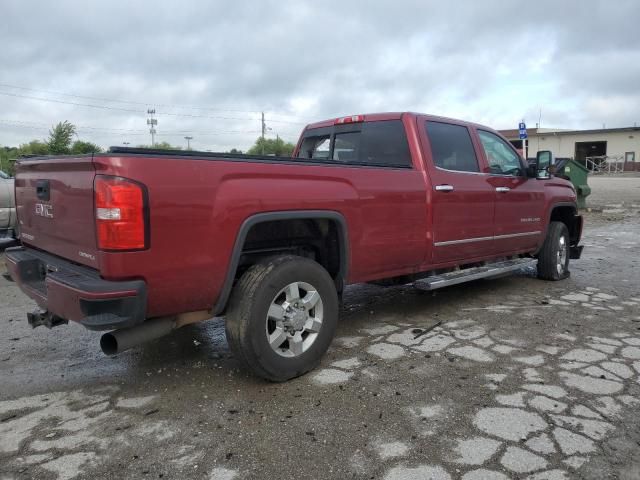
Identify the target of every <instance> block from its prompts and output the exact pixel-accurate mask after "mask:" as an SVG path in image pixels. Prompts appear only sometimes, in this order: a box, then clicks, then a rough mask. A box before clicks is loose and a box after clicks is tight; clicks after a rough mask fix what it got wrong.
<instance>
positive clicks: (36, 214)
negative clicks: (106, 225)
mask: <svg viewBox="0 0 640 480" xmlns="http://www.w3.org/2000/svg"><path fill="white" fill-rule="evenodd" d="M94 177H95V170H94V167H93V162H92V157H91V156H82V157H76V158H42V159H35V160H23V161H21V162H20V163H19V166H18V173H17V175H16V204H17V211H18V221H19V223H20V236H21V240H22V242H23V243H24V244H25V245H28V246H32V247H35V248H38V249H41V250H45V251H47V252H49V253H52V254H54V255H58V256H60V257H64V258H66V259H69V260H71V261H73V262H76V263H80V264H83V265H87V266H89V267H93V268H96V269H97V268H98V266H99V265H98V261H99V258H98V254H97V248H96V235H95V221H94V218H95V215H94V199H93V180H94ZM38 189H40V191H38ZM47 190H48V191H47Z"/></svg>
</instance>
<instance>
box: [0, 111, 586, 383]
mask: <svg viewBox="0 0 640 480" xmlns="http://www.w3.org/2000/svg"><path fill="white" fill-rule="evenodd" d="M549 155H550V152H539V154H538V159H537V161H536V162H535V164H532V165H528V164H526V163H525V162H524V161H523V159H522V158H521V157H520V155H519V154H518V153H517V152H516V150H515V149H514V148H513V147H512V145H511V144H510V143H509V142H508V141H506V140H505V139H504V138H503V137H501V136H500V135H499V134H498V133H497V132H496V131H494V130H492V129H490V128H487V127H483V126H480V125H476V124H473V123H468V122H463V121H458V120H452V119H448V118H442V117H435V116H429V115H421V114H416V113H383V114H372V115H356V116H349V117H344V118H338V119H333V120H327V121H323V122H319V123H315V124H312V125H309V126H307V127H306V128H305V129H304V131H303V132H302V135H301V138H300V140H299V142H298V145H297V147H296V150H295V152H294V154H293V156H292V157H291V158H288V157H287V158H282V157H269V156H249V155H233V154H226V153H205V152H192V151H182V152H176V151H154V150H146V149H135V148H120V147H117V148H115V147H113V148H111V150H110V151H109V152H108V153H104V154H96V155H85V156H71V157H54V158H51V157H47V158H36V159H25V160H22V161H20V162H19V164H18V168H17V175H16V181H15V189H16V204H17V212H18V219H19V228H20V235H21V241H22V246H20V247H16V248H13V249H8V250H7V251H6V264H7V267H8V270H9V272H10V274H11V276H12V277H13V279H14V280H15V281H16V282H17V283H18V284H19V285H20V287H21V288H22V289H23V291H24V292H26V293H27V294H28V295H29V296H30V297H32V298H33V299H34V300H35V301H36V302H37V303H38V305H39V306H40V307H41V309H39V310H37V311H36V312H33V313H30V314H28V319H29V322H30V324H31V325H32V326H34V327H35V326H38V325H46V326H48V327H50V328H51V327H53V326H56V325H59V324H63V323H67V322H68V321H69V320H71V321H75V322H79V323H81V324H82V325H84V326H85V327H87V328H89V329H92V330H108V331H109V332H108V333H105V334H104V335H103V336H102V339H101V346H102V349H103V351H104V352H105V353H107V354H114V353H118V352H120V351H123V350H125V349H127V348H129V347H131V346H134V345H137V344H140V343H142V342H143V341H146V340H149V339H152V338H158V337H160V336H162V335H165V334H167V333H169V332H170V331H171V330H172V329H174V328H178V327H181V326H183V325H185V324H189V323H193V322H198V321H202V320H206V319H208V318H211V317H212V316H215V315H222V314H225V315H226V332H227V337H228V341H229V344H230V346H231V349H232V351H233V353H234V354H235V355H236V356H237V358H238V359H239V360H240V362H241V363H243V364H244V365H245V366H246V367H247V368H248V369H249V370H251V371H252V372H254V373H255V374H257V375H259V376H261V377H264V378H266V379H269V380H273V381H283V380H286V379H289V378H293V377H295V376H298V375H301V374H303V373H305V372H307V371H309V370H310V369H312V368H314V366H316V365H317V364H318V362H319V361H320V359H321V357H322V355H323V354H324V353H325V351H326V350H327V348H328V347H329V344H330V343H331V340H332V337H333V335H334V332H335V329H336V323H337V319H338V313H339V297H340V295H341V293H342V291H343V289H344V288H345V285H347V284H352V283H358V282H374V281H382V280H384V281H385V283H400V284H406V283H411V282H413V283H414V284H415V286H416V287H417V288H422V289H428V290H429V289H434V288H440V287H444V286H447V285H452V284H455V283H461V282H464V281H468V280H474V279H477V278H483V277H491V276H496V275H499V274H503V273H505V272H509V271H511V270H515V269H518V268H521V267H522V266H525V265H530V264H535V263H537V269H538V275H539V277H541V278H543V279H547V280H560V279H563V278H565V277H567V276H568V274H569V270H568V265H569V258H579V257H580V253H581V249H582V247H581V246H579V245H578V243H579V240H580V236H581V232H582V217H581V216H580V215H578V212H577V208H576V193H575V190H574V188H573V187H572V185H571V183H569V182H568V181H566V180H564V179H561V178H557V177H554V176H553V175H551V174H550V173H549V169H548V168H546V167H547V166H548V165H549Z"/></svg>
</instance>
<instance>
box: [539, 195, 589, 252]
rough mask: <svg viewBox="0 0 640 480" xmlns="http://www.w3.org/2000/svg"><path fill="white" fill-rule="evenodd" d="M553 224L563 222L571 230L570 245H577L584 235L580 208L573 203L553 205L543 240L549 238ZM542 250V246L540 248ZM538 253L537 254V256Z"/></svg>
mask: <svg viewBox="0 0 640 480" xmlns="http://www.w3.org/2000/svg"><path fill="white" fill-rule="evenodd" d="M551 222H562V223H564V224H565V225H566V226H567V228H568V229H569V238H570V245H572V246H573V245H577V244H578V242H579V240H580V236H581V235H582V217H581V216H580V215H578V207H577V205H576V204H575V203H573V202H558V203H554V204H553V205H551V207H550V208H549V213H548V215H547V222H546V224H545V226H544V232H543V234H544V235H543V236H542V239H543V241H544V239H545V238H547V233H548V231H549V225H550V224H551ZM540 248H542V246H540ZM537 253H538V252H536V254H537Z"/></svg>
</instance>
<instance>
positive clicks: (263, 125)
mask: <svg viewBox="0 0 640 480" xmlns="http://www.w3.org/2000/svg"><path fill="white" fill-rule="evenodd" d="M266 130H267V124H266V123H264V112H262V155H264V134H265V132H266Z"/></svg>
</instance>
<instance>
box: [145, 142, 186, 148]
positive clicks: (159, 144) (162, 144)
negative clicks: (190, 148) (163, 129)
mask: <svg viewBox="0 0 640 480" xmlns="http://www.w3.org/2000/svg"><path fill="white" fill-rule="evenodd" d="M137 148H155V149H158V150H182V147H178V146H176V145H171V144H170V143H169V142H157V143H156V144H155V145H153V146H151V145H138V146H137Z"/></svg>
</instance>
